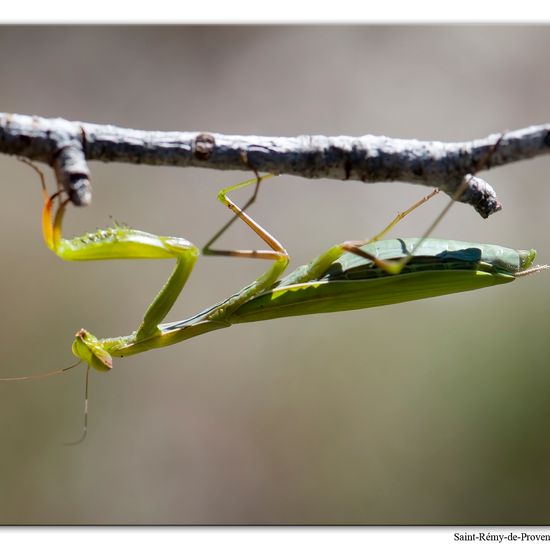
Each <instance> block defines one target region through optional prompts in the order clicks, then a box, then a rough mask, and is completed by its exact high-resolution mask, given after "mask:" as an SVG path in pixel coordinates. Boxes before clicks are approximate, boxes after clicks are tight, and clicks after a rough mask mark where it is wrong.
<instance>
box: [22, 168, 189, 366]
mask: <svg viewBox="0 0 550 550" xmlns="http://www.w3.org/2000/svg"><path fill="white" fill-rule="evenodd" d="M31 166H33V165H31ZM33 168H35V167H34V166H33ZM35 170H36V171H37V172H38V174H39V175H40V180H41V184H42V193H43V196H44V206H43V209H42V232H43V235H44V240H45V242H46V245H47V246H48V248H50V250H52V252H54V253H55V254H56V255H57V256H59V257H60V258H61V259H62V260H68V261H91V260H113V259H138V260H144V259H145V260H154V259H175V260H176V266H175V268H174V271H173V272H172V274H171V275H170V277H169V279H168V281H167V282H166V283H165V285H164V286H163V287H162V289H161V290H160V292H159V293H158V294H157V296H156V297H155V299H154V300H153V301H152V302H151V304H150V305H149V307H148V308H147V311H146V312H145V315H144V317H143V320H142V321H141V323H140V325H139V326H138V328H137V330H136V331H135V332H134V333H133V334H132V335H130V336H125V337H121V338H120V339H114V340H115V341H116V340H119V341H120V343H121V344H125V345H128V344H130V343H136V342H140V341H143V340H146V339H148V338H151V337H153V336H155V335H156V334H158V333H159V332H160V330H159V328H158V325H159V323H160V322H161V321H162V320H163V319H164V318H165V317H166V315H167V314H168V312H169V311H170V309H171V308H172V306H173V305H174V302H175V301H176V299H177V298H178V296H179V294H180V293H181V291H182V289H183V286H184V285H185V283H186V281H187V279H188V277H189V275H190V273H191V271H192V270H193V266H194V265H195V262H196V260H197V258H198V256H199V250H198V248H197V247H196V246H194V245H193V244H192V243H190V242H189V241H187V240H186V239H183V238H180V237H160V236H157V235H153V234H151V233H146V232H144V231H139V230H136V229H130V228H129V227H125V226H121V225H115V226H114V227H110V228H107V229H100V230H98V231H96V232H95V233H87V234H85V235H82V236H80V237H75V238H73V239H64V238H63V237H62V223H63V217H64V215H65V209H66V206H67V203H68V199H65V200H61V201H60V202H59V204H58V206H57V210H56V212H55V214H54V213H53V212H54V210H55V201H56V199H57V198H58V197H59V195H60V193H59V192H57V193H54V194H53V195H51V196H49V195H48V192H47V190H46V185H45V182H44V176H43V174H42V172H40V171H39V170H38V169H37V168H35ZM109 351H110V349H109V348H108V347H107V346H105V345H104V344H103V343H102V342H101V341H100V340H98V339H97V338H96V337H95V336H93V335H92V334H90V333H89V332H88V331H86V330H84V329H81V330H80V331H78V332H77V334H76V338H75V341H74V343H73V352H74V354H75V355H76V356H77V357H79V358H80V359H81V360H83V361H85V362H86V363H88V365H89V366H91V367H93V368H95V369H97V370H100V371H104V370H109V369H110V368H112V358H111V355H110V353H109Z"/></svg>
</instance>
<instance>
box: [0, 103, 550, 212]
mask: <svg viewBox="0 0 550 550" xmlns="http://www.w3.org/2000/svg"><path fill="white" fill-rule="evenodd" d="M0 152H2V153H6V154H11V155H18V156H21V157H24V158H26V159H28V160H34V161H41V162H45V163H47V164H49V165H50V166H52V167H53V168H54V171H55V174H56V178H57V181H58V182H59V184H60V185H62V186H63V188H64V189H65V190H66V191H67V192H68V194H69V196H70V198H71V200H72V201H73V203H74V204H76V205H80V206H83V205H87V204H89V203H90V201H91V187H90V171H89V169H88V165H87V160H101V161H103V162H128V163H133V164H149V165H157V166H160V165H162V166H194V167H202V168H214V169H218V170H255V171H259V172H272V173H276V174H291V175H296V176H302V177H305V178H331V179H337V180H343V181H345V180H359V181H362V182H365V183H376V182H385V181H405V182H410V183H416V184H421V185H426V186H430V187H437V188H439V189H441V190H443V191H445V192H446V193H447V194H449V195H450V196H454V195H456V193H457V190H459V188H460V190H462V191H463V192H462V194H461V196H460V197H459V198H458V200H460V201H461V202H464V203H467V204H471V205H472V206H473V207H474V208H475V209H476V210H477V211H478V212H479V213H480V214H481V215H482V216H483V217H487V216H489V215H491V214H492V213H494V212H496V211H498V210H499V209H500V208H501V206H500V203H499V201H498V199H497V196H496V193H495V191H494V190H493V189H492V188H491V186H490V185H489V184H488V183H487V182H485V181H484V180H482V179H481V178H479V177H471V176H470V175H471V174H475V173H476V172H478V171H479V170H482V169H489V168H491V167H494V166H502V165H504V164H508V163H512V162H516V161H519V160H524V159H528V158H532V157H535V156H538V155H542V154H547V153H548V152H550V124H544V125H540V126H531V127H529V128H524V129H521V130H514V131H510V132H505V133H502V134H494V135H491V136H488V137H486V138H482V139H476V140H473V141H466V142H440V141H418V140H415V139H395V138H389V137H385V136H372V135H364V136H360V137H349V136H337V137H326V136H297V137H263V136H230V135H223V134H216V133H207V132H161V131H145V130H133V129H128V128H119V127H117V126H111V125H100V124H91V123H87V122H71V121H68V120H64V119H59V118H58V119H47V118H41V117H36V116H28V115H17V114H7V113H0ZM461 184H462V185H461Z"/></svg>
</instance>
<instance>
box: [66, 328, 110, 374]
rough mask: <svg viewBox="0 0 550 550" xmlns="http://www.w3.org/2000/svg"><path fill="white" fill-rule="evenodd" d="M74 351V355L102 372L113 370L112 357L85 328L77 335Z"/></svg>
mask: <svg viewBox="0 0 550 550" xmlns="http://www.w3.org/2000/svg"><path fill="white" fill-rule="evenodd" d="M72 349H73V353H74V355H76V356H77V357H78V358H79V359H81V360H82V361H85V362H86V363H88V365H89V366H90V367H93V368H94V369H96V370H98V371H100V372H106V371H109V370H111V369H112V368H113V359H112V357H111V356H110V355H109V353H108V352H107V351H105V349H104V348H103V346H102V345H101V343H100V342H99V340H98V339H97V338H96V337H95V336H94V335H93V334H90V333H89V332H88V331H87V330H84V329H83V328H81V329H80V330H79V331H78V332H77V333H76V334H75V339H74V342H73V348H72Z"/></svg>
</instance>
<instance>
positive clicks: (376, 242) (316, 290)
mask: <svg viewBox="0 0 550 550" xmlns="http://www.w3.org/2000/svg"><path fill="white" fill-rule="evenodd" d="M27 164H30V166H31V167H33V168H34V169H35V170H36V171H37V173H38V174H39V176H40V181H41V186H42V193H43V197H44V206H43V211H42V231H43V236H44V240H45V242H46V245H47V246H48V247H49V248H50V250H51V251H52V252H54V253H55V254H56V255H57V256H59V257H60V258H61V259H63V260H70V261H90V260H112V259H148V260H152V259H173V260H175V262H176V265H175V268H174V270H173V272H172V274H171V275H170V277H169V278H168V280H167V281H166V283H165V284H164V286H163V287H162V289H161V290H160V292H159V293H158V294H157V296H156V297H155V298H154V299H153V301H152V302H151V304H150V305H149V307H148V308H147V311H146V312H145V314H144V316H143V319H142V321H141V323H140V324H139V326H138V328H137V330H135V331H134V332H133V333H132V334H130V335H127V336H119V337H114V338H97V337H96V336H94V335H93V334H91V333H90V332H89V331H87V330H85V329H80V330H79V331H78V332H77V333H76V335H75V339H74V341H73V344H72V352H73V354H74V355H75V356H76V357H77V358H78V359H79V361H78V363H76V364H74V365H71V366H69V367H65V368H63V369H59V370H56V371H53V372H50V373H46V374H42V375H34V376H25V377H18V378H10V379H1V380H27V379H31V378H41V377H45V376H52V375H56V374H61V373H63V372H66V371H68V370H69V369H72V368H74V367H76V366H77V365H78V364H80V363H81V362H85V363H87V365H88V369H87V376H86V403H87V396H88V374H89V371H90V369H92V368H93V369H95V370H97V371H100V372H105V371H109V370H111V369H112V367H113V358H114V357H117V358H122V357H127V356H130V355H135V354H138V353H142V352H145V351H149V350H152V349H156V348H161V347H165V346H171V345H173V344H177V343H178V342H182V341H184V340H187V339H189V338H194V337H196V336H199V335H201V334H205V333H207V332H211V331H214V330H219V329H222V328H227V327H229V326H231V325H233V324H237V323H247V322H255V321H263V320H268V319H276V318H280V317H287V316H297V315H308V314H313V313H326V312H336V311H346V310H353V309H363V308H370V307H375V306H382V305H388V304H396V303H400V302H406V301H410V300H420V299H423V298H429V297H434V296H440V295H444V294H452V293H457V292H464V291H467V290H474V289H479V288H485V287H488V286H492V285H498V284H504V283H510V282H512V281H514V280H515V279H516V278H518V277H521V276H525V275H528V274H531V273H535V272H537V271H540V270H542V269H545V268H546V267H547V266H535V267H534V266H533V262H534V259H535V256H536V252H535V251H534V250H513V249H510V248H505V247H502V246H497V245H489V244H477V243H466V242H461V241H449V240H441V239H435V238H429V236H428V235H429V233H430V232H431V231H432V230H433V228H434V227H435V225H436V224H437V223H438V222H439V220H440V219H441V218H442V217H443V215H444V214H445V213H446V211H447V210H448V208H449V207H450V205H451V204H452V201H451V203H449V206H448V207H447V208H446V209H445V210H444V211H443V212H442V214H441V215H440V216H439V217H438V219H437V220H436V221H435V222H434V224H432V226H431V227H430V229H429V230H428V232H427V233H426V235H425V236H424V237H422V238H403V239H389V240H385V239H384V237H385V236H386V234H387V233H388V232H389V231H390V230H391V229H392V228H393V227H394V226H395V225H396V224H397V223H398V222H399V221H400V220H401V219H403V218H404V217H405V216H407V215H408V214H410V213H411V212H412V211H413V210H415V209H416V208H418V207H419V206H420V205H422V204H424V203H425V202H426V201H427V200H429V199H430V198H431V197H433V196H434V195H435V194H436V193H437V192H438V190H435V191H433V192H432V193H430V194H429V195H428V196H426V197H424V198H423V199H421V200H420V201H418V202H416V203H415V204H414V205H412V206H411V207H410V208H409V209H407V210H406V211H404V212H402V213H400V214H398V215H397V216H396V217H395V218H394V219H393V220H392V221H391V223H390V224H388V225H387V226H386V227H385V228H384V229H383V230H382V231H381V232H380V233H378V234H377V235H375V236H374V237H372V238H370V239H366V240H360V241H346V242H343V243H340V244H337V245H335V246H332V247H331V248H329V249H328V250H326V251H325V252H323V253H322V254H321V255H320V256H318V257H317V258H315V259H314V260H313V261H311V262H310V263H309V264H307V265H303V266H301V267H298V268H297V269H296V270H294V271H293V272H291V273H290V274H288V275H286V276H284V277H282V275H283V272H284V271H285V269H286V268H287V265H288V263H289V255H288V253H287V251H286V250H285V248H284V247H283V246H282V244H281V243H280V242H279V241H278V240H277V239H276V238H275V237H273V236H272V235H271V234H270V233H269V232H268V231H267V230H266V229H264V228H263V227H262V226H261V225H260V224H259V223H257V222H256V221H255V220H254V219H253V218H252V217H250V216H249V214H247V212H246V210H247V208H248V206H249V205H250V204H251V203H252V202H253V201H254V200H255V198H256V195H257V193H258V189H259V186H260V183H261V182H263V181H264V180H265V179H267V178H269V177H271V176H272V175H271V174H269V175H267V176H263V177H260V176H257V177H256V178H253V179H249V180H246V181H244V182H242V183H239V184H236V185H232V186H229V187H226V188H224V189H222V190H221V191H220V192H219V194H218V199H219V200H220V201H221V203H222V204H224V205H225V206H226V207H228V208H229V209H230V210H231V211H232V212H233V217H232V218H231V219H230V220H229V222H227V223H226V224H225V225H224V226H223V227H222V228H221V229H220V230H219V231H218V232H217V233H216V234H215V235H214V237H212V239H211V240H210V241H209V242H208V243H207V244H206V245H205V247H204V248H203V251H202V252H203V254H204V255H207V256H208V255H223V256H233V257H239V258H257V259H262V260H268V261H270V262H271V263H270V265H269V267H268V268H267V269H266V270H265V271H264V272H263V273H262V274H261V275H260V276H259V277H258V278H257V279H255V280H254V281H253V282H251V283H250V284H248V285H247V286H245V287H244V288H242V289H241V290H239V291H238V292H235V293H234V294H232V295H231V296H229V297H228V298H226V299H225V300H222V301H220V302H218V303H216V304H214V305H212V306H211V307H208V308H206V309H205V310H203V311H201V312H199V313H197V314H196V315H194V316H192V317H190V318H188V319H184V320H182V321H176V322H171V323H163V321H164V319H165V318H166V316H167V315H168V313H169V311H170V309H171V308H172V306H173V305H174V302H175V301H176V300H177V298H178V296H179V295H180V293H181V292H182V289H183V287H184V285H185V283H186V281H187V279H188V277H189V275H190V274H191V271H192V270H193V267H194V265H195V262H196V261H197V258H198V257H199V249H198V248H197V247H195V246H194V245H193V244H192V243H191V242H189V241H187V240H186V239H183V238H180V237H162V236H157V235H153V234H151V233H146V232H144V231H140V230H137V229H131V228H129V227H126V226H121V225H118V224H115V226H114V227H111V228H108V229H100V230H98V231H96V232H95V233H88V234H86V235H83V236H80V237H75V238H72V239H65V238H63V236H62V222H63V217H64V214H65V211H66V207H67V204H68V202H69V199H67V198H65V199H63V198H62V194H63V192H62V191H57V192H56V193H54V194H53V195H51V196H50V195H49V194H48V192H47V189H46V184H45V178H44V175H43V174H42V172H41V171H40V170H39V169H38V168H37V167H35V166H34V165H32V164H31V163H29V162H27ZM251 185H255V190H254V193H253V195H252V197H251V198H250V199H249V200H248V202H247V203H246V205H245V206H243V207H242V208H241V207H239V206H237V204H236V203H235V202H233V201H232V200H231V199H230V198H229V196H228V194H229V193H231V192H232V191H235V190H237V189H241V188H244V187H247V186H251ZM237 219H240V220H241V221H242V222H244V223H245V224H246V225H247V226H248V227H249V228H250V229H251V230H252V231H254V232H255V233H256V234H257V235H258V236H259V237H260V238H261V239H262V240H263V242H264V243H265V244H266V246H267V247H268V248H266V249H262V250H220V249H214V248H213V247H212V245H213V244H214V242H215V241H217V240H218V238H219V237H220V236H221V235H222V234H223V233H224V232H225V231H226V230H227V229H228V228H229V226H230V225H231V224H232V223H233V222H235V221H236V220H237ZM281 277H282V278H281ZM85 410H86V411H87V406H86V409H85ZM86 425H87V412H85V425H84V434H83V435H84V436H85V434H86Z"/></svg>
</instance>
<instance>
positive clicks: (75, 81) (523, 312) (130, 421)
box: [0, 26, 550, 524]
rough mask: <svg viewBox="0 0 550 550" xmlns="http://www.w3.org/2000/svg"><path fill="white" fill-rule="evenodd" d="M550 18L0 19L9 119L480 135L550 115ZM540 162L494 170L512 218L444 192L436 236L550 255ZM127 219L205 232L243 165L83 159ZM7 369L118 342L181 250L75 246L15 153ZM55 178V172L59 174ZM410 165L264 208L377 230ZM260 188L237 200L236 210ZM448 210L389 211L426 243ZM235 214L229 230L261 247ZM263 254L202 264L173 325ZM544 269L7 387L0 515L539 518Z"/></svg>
mask: <svg viewBox="0 0 550 550" xmlns="http://www.w3.org/2000/svg"><path fill="white" fill-rule="evenodd" d="M549 49H550V29H548V28H547V27H542V26H540V27H536V26H532V27H529V26H524V27H522V26H516V27H502V26H490V27H486V26H469V27H468V26H433V27H420V26H378V27H371V26H349V27H339V26H325V27H315V26H311V27H304V26H292V27H270V26H265V27H261V26H256V27H255V26H249V27H232V26H228V27H223V26H221V27H200V26H197V27H185V26H182V27H169V26H164V27H116V26H112V27H37V26H29V27H0V51H1V52H2V53H1V54H0V74H1V75H2V85H1V86H0V111H4V112H16V113H24V114H36V115H41V116H44V117H58V116H59V117H64V118H67V119H70V120H82V121H87V122H97V123H111V124H116V125H120V126H126V127H132V128H141V129H151V130H203V131H212V132H223V133H231V134H257V135H273V136H278V135H287V136H294V135H298V134H325V135H340V134H343V135H362V134H367V133H370V134H384V135H388V136H391V137H400V138H418V139H426V140H428V139H433V140H449V141H458V140H470V139H474V138H478V137H484V136H486V135H488V134H491V133H496V132H500V131H503V130H506V129H517V128H521V127H525V126H528V125H531V124H540V123H545V122H549V118H550V117H549V114H548V113H549V111H548V89H549V88H550V71H549V67H548V55H547V52H548V51H549ZM549 168H550V159H549V158H544V157H543V158H539V159H535V160H532V161H528V162H522V163H518V164H515V165H511V166H507V167H503V168H499V169H495V170H491V171H490V172H489V173H487V172H486V173H485V174H484V176H485V177H486V179H488V181H489V182H490V183H491V184H492V185H493V186H494V187H495V188H496V190H497V193H498V195H499V197H500V199H501V201H502V202H503V204H504V210H503V211H502V212H501V213H499V214H497V215H495V216H493V217H491V218H490V219H489V220H482V219H481V218H480V217H479V216H478V215H477V214H476V213H475V212H474V210H473V209H472V208H471V207H468V206H465V205H456V206H455V207H454V208H453V209H452V210H451V212H450V213H449V215H448V216H447V217H446V218H445V220H444V221H443V222H442V223H441V225H440V226H439V227H438V228H437V231H436V233H435V236H438V237H441V238H455V239H461V240H466V241H468V240H470V241H474V242H483V243H485V242H486V243H498V244H502V245H506V246H510V247H514V248H536V249H537V250H538V251H539V261H540V262H541V263H549V262H550V238H549V236H548V235H549V229H550V222H549V218H548V205H549V204H550V196H549V195H550V189H549V187H548V185H547V173H548V170H549ZM91 169H92V176H93V182H94V202H93V205H92V206H91V207H90V208H87V209H75V208H73V207H71V208H70V210H69V212H68V214H67V216H66V224H65V235H67V236H69V235H73V234H80V233H83V232H85V231H89V230H94V229H95V228H97V227H104V226H107V225H109V224H110V223H112V221H111V217H112V218H114V219H115V220H117V221H119V222H125V223H127V224H129V225H130V226H132V227H136V228H140V229H143V230H147V231H150V232H153V233H157V234H161V235H178V236H183V237H186V238H188V239H189V240H191V241H193V242H194V243H195V244H197V245H198V246H202V245H203V244H204V243H205V242H206V241H207V240H208V239H209V238H210V237H211V236H212V234H213V233H214V232H215V231H216V230H217V229H218V228H219V227H220V226H221V225H222V223H223V222H224V221H225V220H227V216H228V213H227V211H226V209H224V208H223V207H222V206H221V205H220V204H219V203H218V202H217V201H216V194H217V191H218V189H220V188H221V187H223V186H227V185H229V184H231V183H234V182H238V181H240V180H242V179H245V178H248V177H250V174H246V173H244V172H243V173H241V172H216V171H209V170H198V169H175V168H153V167H148V166H130V165H122V164H102V163H97V162H94V163H91ZM0 173H1V174H2V181H3V183H2V199H3V205H4V208H3V212H2V219H1V221H0V227H1V231H2V235H3V238H2V239H0V250H1V256H0V258H1V260H0V266H1V272H0V273H1V279H0V281H1V288H0V296H1V303H2V312H3V314H2V316H1V317H0V350H1V359H0V365H1V376H22V375H27V374H38V373H42V372H46V371H49V370H52V369H57V368H61V367H64V366H68V365H69V364H71V363H72V362H73V358H72V355H71V351H70V344H71V342H72V338H73V335H74V333H75V331H76V330H78V329H79V328H81V327H85V328H87V329H89V330H90V331H91V332H93V333H94V334H96V335H97V336H99V337H103V336H117V335H122V334H128V333H130V332H131V331H132V330H134V329H135V328H137V326H138V323H139V321H140V320H141V316H142V314H143V313H144V311H145V308H146V307H147V305H148V304H149V302H150V301H151V299H152V298H153V297H154V295H155V294H156V292H157V291H158V289H159V288H160V287H161V285H162V284H163V283H164V281H165V280H166V278H167V277H168V274H169V273H170V271H171V269H172V265H171V264H170V263H169V262H152V261H151V262H137V261H128V262H116V261H113V262H97V263H81V264H78V263H74V264H73V263H65V262H62V261H60V260H59V259H58V258H57V257H55V256H54V255H53V254H52V253H51V252H50V251H48V250H47V249H46V247H45V246H44V244H43V242H42V236H41V231H40V210H41V194H40V189H39V182H38V180H37V178H36V175H35V174H34V173H33V171H32V170H30V169H29V168H28V167H26V166H24V165H23V164H21V163H19V162H17V160H16V159H15V158H13V157H8V156H0ZM47 175H48V179H49V182H50V183H51V184H53V179H52V174H51V171H49V170H47ZM426 192H427V189H426V188H424V187H419V186H414V185H409V184H406V183H389V184H377V185H364V184H361V183H358V182H340V181H328V180H320V181H310V180H305V179H300V178H293V177H285V176H283V177H280V178H277V179H276V180H270V181H269V183H266V184H265V185H264V187H263V189H262V191H261V195H260V199H259V202H258V203H257V205H255V206H254V209H253V210H252V211H251V212H252V213H253V215H254V217H255V218H256V219H258V220H259V221H260V222H261V223H263V224H264V225H265V226H266V227H267V228H269V229H270V230H271V231H272V233H273V234H274V235H275V236H277V237H278V238H279V239H280V240H281V242H282V243H284V244H285V246H286V247H287V249H288V250H289V252H290V253H291V255H292V262H293V264H292V266H293V267H296V266H297V265H299V264H301V263H304V262H307V261H309V260H310V259H311V258H313V257H314V256H316V255H317V254H319V253H320V252H321V251H322V250H324V249H326V248H328V247H329V246H330V245H332V244H335V243H337V242H340V241H343V240H345V239H358V238H363V237H367V236H370V235H373V234H374V233H375V232H377V231H378V230H380V229H381V228H382V227H383V226H384V225H385V224H386V223H387V222H388V221H389V220H390V219H391V218H392V217H393V216H394V215H395V213H396V212H397V211H400V210H403V209H405V208H406V207H408V206H409V205H410V204H412V202H414V201H415V200H417V199H418V198H420V197H421V196H423V195H424V194H426ZM246 196H247V191H244V192H243V195H240V196H239V195H237V194H235V195H234V198H235V199H236V200H240V201H241V202H243V201H244V199H245V198H246ZM446 202H447V197H444V196H439V197H437V198H436V199H434V200H433V201H431V203H430V204H428V205H426V206H424V207H423V208H422V209H421V210H419V211H417V212H416V213H415V214H414V215H412V216H410V217H409V218H408V219H407V220H406V221H404V222H402V223H401V224H400V225H399V226H398V228H397V230H396V231H395V233H394V235H395V236H418V235H420V234H422V233H423V232H424V230H425V229H426V228H427V227H428V225H429V224H430V223H431V221H432V220H433V219H434V218H435V216H436V215H437V213H439V211H440V210H441V209H442V208H443V206H444V205H445V204H446ZM258 244H259V243H258V241H257V240H256V238H255V237H254V236H253V235H251V234H250V231H247V230H246V228H242V227H239V226H238V225H235V226H234V228H233V229H232V231H231V232H230V233H228V234H226V235H225V236H224V238H223V242H220V245H223V246H227V247H237V248H244V247H250V246H252V247H256V246H258ZM265 267H266V266H265V265H263V264H262V263H261V262H252V261H244V260H243V261H240V260H238V259H233V258H202V259H200V261H199V263H198V264H197V267H196V269H195V271H194V272H193V274H192V276H191V278H190V280H189V282H188V284H187V286H186V287H185V290H184V292H183V294H182V296H181V299H180V300H179V302H178V303H177V305H176V307H175V308H174V311H173V312H172V313H171V314H170V320H176V319H181V318H185V317H186V316H189V315H191V314H193V313H196V312H197V311H199V310H200V309H202V308H203V307H205V306H208V305H210V304H212V303H214V302H215V301H217V300H219V299H221V298H224V297H226V296H227V295H229V294H230V293H232V292H234V291H235V290H237V289H239V288H241V287H242V286H244V285H245V284H246V283H248V282H249V281H251V280H253V279H254V278H255V277H256V276H258V274H259V273H261V271H262V269H263V268H265ZM549 288H550V278H549V275H548V273H542V274H539V275H536V276H533V277H530V278H527V279H524V280H520V281H517V282H516V283H515V284H513V285H506V286H501V287H496V288H492V289H487V290H483V291H477V292H472V293H466V294H461V295H455V296H447V297H442V298H436V299H431V300H424V301H419V302H412V303H408V304H402V305H396V306H390V307H386V308H378V309H371V310H364V311H355V312H346V313H335V314H327V315H318V316H310V317H303V318H289V319H282V320H277V321H270V322H265V323H257V324H250V325H240V326H235V327H232V328H230V329H228V330H224V331H219V332H215V333H212V334H208V335H205V336H202V337H200V338H197V339H194V340H190V341H188V342H184V343H182V344H179V345H177V346H172V347H170V348H165V349H162V350H158V351H152V352H149V353H146V354H142V355H138V356H135V357H131V358H127V359H121V360H117V361H116V362H115V368H114V369H113V371H112V372H110V373H109V374H100V373H96V372H92V373H91V379H90V416H89V435H88V438H87V440H86V441H85V442H84V443H83V444H81V445H79V446H76V447H66V446H64V445H63V443H64V442H66V441H70V440H74V439H76V438H78V437H79V435H80V433H81V428H82V422H83V406H84V373H85V370H84V369H83V368H81V369H77V370H73V371H72V372H71V373H70V374H67V375H65V376H58V377H53V378H49V379H45V380H35V381H31V382H12V383H7V382H6V383H2V384H1V385H0V441H1V442H2V443H1V452H0V472H1V473H0V523H3V524H20V523H38V524H113V523H115V524H126V523H132V524H157V523H160V524H173V523H177V524H205V523H206V524H257V523H261V524H281V523H282V524H303V523H307V524H327V523H330V524H456V523H460V524H480V523H481V524H499V523H504V524H510V523H511V524H530V523H536V524H540V523H547V522H548V518H549V517H550V491H549V489H550V438H549V436H548V434H549V432H550V362H549V349H550V348H549V340H548V335H547V330H548V329H547V327H548V324H549V320H550V305H549V303H548V297H549V291H548V289H549Z"/></svg>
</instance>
